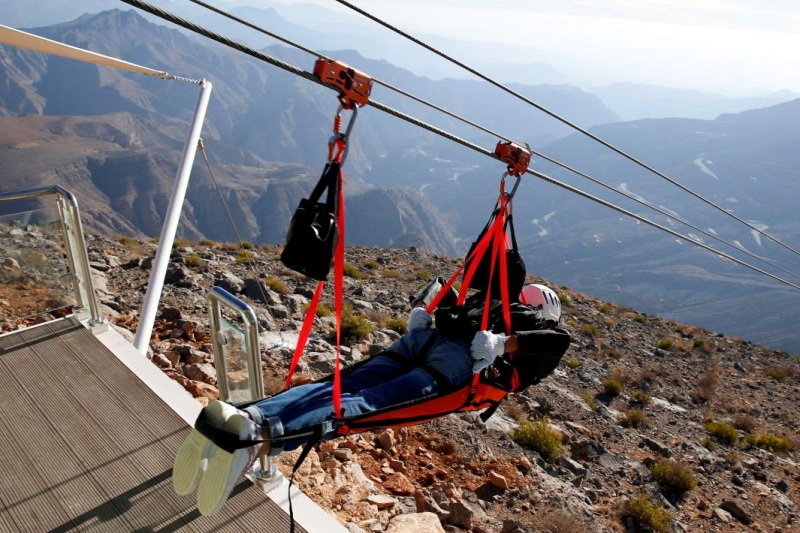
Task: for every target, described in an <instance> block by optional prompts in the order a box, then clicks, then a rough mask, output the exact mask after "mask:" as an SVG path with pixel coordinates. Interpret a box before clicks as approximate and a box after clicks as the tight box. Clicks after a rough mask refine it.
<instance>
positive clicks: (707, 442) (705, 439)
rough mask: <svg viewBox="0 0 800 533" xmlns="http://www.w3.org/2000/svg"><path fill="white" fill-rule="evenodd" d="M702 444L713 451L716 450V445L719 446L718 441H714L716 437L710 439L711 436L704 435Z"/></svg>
mask: <svg viewBox="0 0 800 533" xmlns="http://www.w3.org/2000/svg"><path fill="white" fill-rule="evenodd" d="M700 445H701V446H702V447H703V448H706V449H707V450H710V451H712V452H713V451H714V448H716V447H717V443H716V442H714V439H710V438H708V437H703V438H702V439H701V440H700Z"/></svg>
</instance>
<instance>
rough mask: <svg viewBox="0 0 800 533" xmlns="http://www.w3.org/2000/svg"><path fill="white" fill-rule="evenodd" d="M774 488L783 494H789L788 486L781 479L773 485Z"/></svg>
mask: <svg viewBox="0 0 800 533" xmlns="http://www.w3.org/2000/svg"><path fill="white" fill-rule="evenodd" d="M775 488H776V489H778V490H779V491H781V492H782V493H784V494H789V484H788V483H786V481H784V480H783V479H781V480H780V481H778V482H777V483H775Z"/></svg>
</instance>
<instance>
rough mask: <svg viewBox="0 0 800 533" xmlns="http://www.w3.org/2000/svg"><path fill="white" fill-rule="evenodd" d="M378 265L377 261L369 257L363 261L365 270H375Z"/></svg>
mask: <svg viewBox="0 0 800 533" xmlns="http://www.w3.org/2000/svg"><path fill="white" fill-rule="evenodd" d="M379 267H380V265H379V264H378V262H377V261H375V260H373V259H370V260H368V261H364V268H366V269H367V270H377V269H378V268H379Z"/></svg>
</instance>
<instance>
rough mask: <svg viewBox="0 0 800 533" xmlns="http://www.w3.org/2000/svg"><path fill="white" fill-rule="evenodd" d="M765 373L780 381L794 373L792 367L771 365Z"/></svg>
mask: <svg viewBox="0 0 800 533" xmlns="http://www.w3.org/2000/svg"><path fill="white" fill-rule="evenodd" d="M764 374H765V375H767V376H769V377H771V378H772V379H774V380H775V381H777V382H779V383H783V382H784V381H786V379H787V378H788V377H789V376H790V375H791V374H792V369H791V368H789V367H770V368H768V369H766V370H764Z"/></svg>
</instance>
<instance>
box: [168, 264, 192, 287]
mask: <svg viewBox="0 0 800 533" xmlns="http://www.w3.org/2000/svg"><path fill="white" fill-rule="evenodd" d="M190 275H191V271H190V270H189V269H188V268H186V266H184V265H175V264H171V265H170V267H169V268H168V269H167V273H166V274H165V275H164V283H165V284H166V285H176V284H178V283H179V282H182V281H185V280H186V278H188V277H189V276H190Z"/></svg>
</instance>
